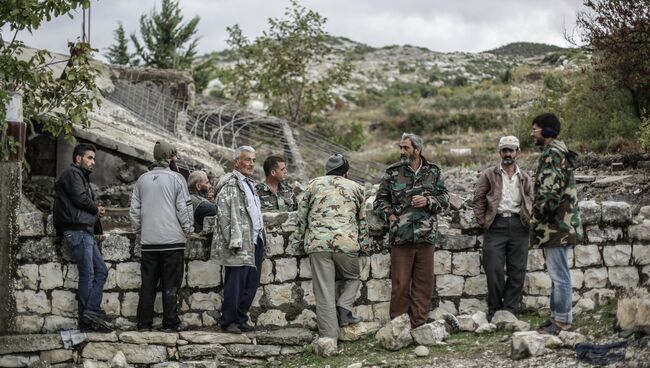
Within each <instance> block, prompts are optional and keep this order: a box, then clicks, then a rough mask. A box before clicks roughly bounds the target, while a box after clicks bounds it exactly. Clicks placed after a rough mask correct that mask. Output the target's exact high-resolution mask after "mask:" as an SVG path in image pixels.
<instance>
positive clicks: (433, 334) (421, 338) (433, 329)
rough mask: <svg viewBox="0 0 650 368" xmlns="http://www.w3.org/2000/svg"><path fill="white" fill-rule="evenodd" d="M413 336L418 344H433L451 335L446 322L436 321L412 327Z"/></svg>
mask: <svg viewBox="0 0 650 368" xmlns="http://www.w3.org/2000/svg"><path fill="white" fill-rule="evenodd" d="M411 336H412V337H413V340H414V341H415V343H416V344H420V345H428V346H431V345H436V343H438V342H440V341H443V340H444V339H446V338H447V337H449V333H448V332H447V328H446V327H445V324H444V322H440V321H434V322H431V323H425V324H423V325H422V326H419V327H417V328H414V329H412V330H411Z"/></svg>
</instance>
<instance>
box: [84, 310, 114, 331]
mask: <svg viewBox="0 0 650 368" xmlns="http://www.w3.org/2000/svg"><path fill="white" fill-rule="evenodd" d="M81 322H83V323H85V324H87V325H89V326H90V327H91V329H92V330H93V331H96V332H104V333H107V332H113V328H111V326H110V325H109V324H108V322H106V321H104V320H103V319H102V318H101V317H100V316H99V315H98V314H96V313H93V312H89V311H86V312H84V314H83V315H82V316H81Z"/></svg>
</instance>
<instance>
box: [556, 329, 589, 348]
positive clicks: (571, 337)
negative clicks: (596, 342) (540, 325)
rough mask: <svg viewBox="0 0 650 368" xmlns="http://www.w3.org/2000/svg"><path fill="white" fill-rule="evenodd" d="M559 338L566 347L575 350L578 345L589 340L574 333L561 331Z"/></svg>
mask: <svg viewBox="0 0 650 368" xmlns="http://www.w3.org/2000/svg"><path fill="white" fill-rule="evenodd" d="M557 337H559V338H560V340H562V343H563V344H564V346H566V347H569V348H574V347H575V346H576V344H579V343H581V342H586V341H587V338H586V337H585V336H584V335H582V334H579V333H577V332H573V331H561V332H560V333H559V334H558V335H557Z"/></svg>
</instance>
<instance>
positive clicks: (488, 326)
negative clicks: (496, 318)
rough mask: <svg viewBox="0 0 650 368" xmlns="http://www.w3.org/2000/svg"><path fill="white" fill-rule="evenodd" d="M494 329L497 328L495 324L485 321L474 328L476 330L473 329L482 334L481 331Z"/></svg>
mask: <svg viewBox="0 0 650 368" xmlns="http://www.w3.org/2000/svg"><path fill="white" fill-rule="evenodd" d="M496 329H497V326H496V325H494V324H492V323H485V324H482V325H480V326H478V327H477V328H476V330H474V332H475V333H477V334H482V333H485V332H492V331H496Z"/></svg>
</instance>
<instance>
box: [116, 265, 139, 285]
mask: <svg viewBox="0 0 650 368" xmlns="http://www.w3.org/2000/svg"><path fill="white" fill-rule="evenodd" d="M116 269H117V272H116V278H117V286H119V287H120V289H139V288H140V285H141V282H142V278H141V277H140V263H138V262H125V263H118V264H117V265H116Z"/></svg>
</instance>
